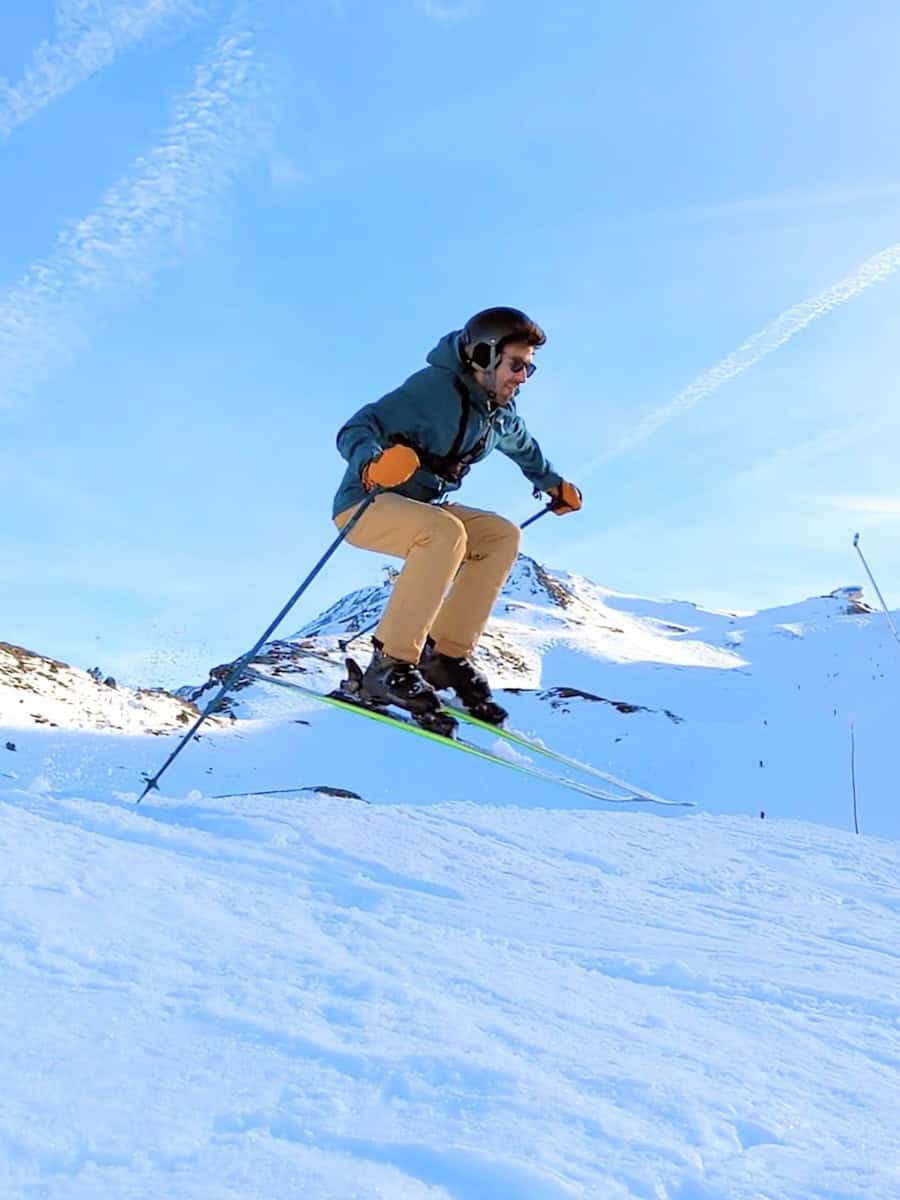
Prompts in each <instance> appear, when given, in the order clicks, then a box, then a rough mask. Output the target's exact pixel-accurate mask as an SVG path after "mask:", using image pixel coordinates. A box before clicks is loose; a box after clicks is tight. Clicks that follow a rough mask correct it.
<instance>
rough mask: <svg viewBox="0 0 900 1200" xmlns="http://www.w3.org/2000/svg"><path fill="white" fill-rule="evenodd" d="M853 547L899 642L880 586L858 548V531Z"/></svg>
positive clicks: (898, 640) (895, 639)
mask: <svg viewBox="0 0 900 1200" xmlns="http://www.w3.org/2000/svg"><path fill="white" fill-rule="evenodd" d="M853 548H854V550H855V551H856V553H857V554H858V555H859V557H860V561H861V562H862V565H863V566H864V567H865V568H866V574H867V575H868V577H869V579H871V581H872V587H873V588H874V589H875V594H876V595H877V597H878V599H879V600H880V601H881V607H882V608H883V609H884V615H885V616H886V617H887V620H888V625H890V627H891V633H892V634H893V635H894V641H895V642H900V636H898V634H897V628H896V626H895V625H894V621H893V618H892V617H891V614H890V612H889V611H888V606H887V605H886V604H885V602H884V596H882V594H881V588H880V587H879V586H878V584H877V583H876V582H875V576H874V575H873V574H872V572H871V571H870V570H869V564H868V563H867V562H866V559H865V555H864V554H863V552H862V550H860V548H859V534H858V533H857V534H854V535H853Z"/></svg>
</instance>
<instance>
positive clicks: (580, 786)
mask: <svg viewBox="0 0 900 1200" xmlns="http://www.w3.org/2000/svg"><path fill="white" fill-rule="evenodd" d="M242 678H244V679H254V680H256V681H258V682H259V683H271V684H274V685H275V686H276V687H282V688H288V689H289V690H290V691H293V692H298V693H299V694H300V695H301V696H306V697H307V698H308V699H310V700H315V701H317V702H318V703H320V704H326V705H328V706H329V707H331V708H337V709H341V710H343V711H344V712H349V713H355V714H357V715H358V716H363V717H368V718H369V720H371V721H378V722H379V723H380V724H382V725H389V726H392V727H394V728H395V729H400V730H403V731H404V732H406V733H412V734H415V735H416V736H417V737H422V738H426V739H427V740H428V741H431V742H437V743H438V744H439V745H441V746H447V747H448V748H449V749H451V750H459V751H461V752H462V753H464V754H470V755H472V756H473V757H475V758H480V759H482V760H483V761H484V762H490V763H494V764H495V765H496V766H498V767H507V768H509V769H510V770H512V771H517V772H518V773H519V774H521V775H526V776H528V777H529V778H531V779H539V780H541V781H542V782H544V783H550V784H555V785H556V786H558V787H565V788H568V789H569V790H570V791H573V792H578V793H579V794H580V795H582V796H589V797H590V798H591V799H592V800H602V801H603V802H604V803H607V804H631V803H641V802H642V798H641V797H635V796H613V795H611V794H610V793H609V792H604V791H601V790H600V789H599V788H595V787H591V786H590V785H589V784H586V783H582V782H581V781H580V780H577V779H569V778H567V777H566V776H564V775H561V774H557V773H555V772H554V771H548V770H545V769H544V768H542V767H537V766H535V765H534V764H533V763H523V762H515V761H513V760H512V759H508V758H504V757H503V756H502V755H500V754H494V753H493V752H492V751H490V750H485V749H484V747H483V746H479V745H477V744H476V743H475V742H470V741H467V740H466V739H465V738H459V737H446V736H444V735H443V734H440V733H434V732H433V731H432V730H430V729H423V728H422V726H421V725H418V724H417V723H416V722H415V721H414V720H413V719H412V718H411V717H407V716H401V715H399V714H394V713H390V712H386V711H385V710H384V709H378V708H369V707H367V706H366V705H363V704H358V703H356V702H354V701H352V700H343V699H341V698H340V697H339V696H334V695H328V694H327V693H325V692H317V691H316V690H315V688H309V687H304V685H303V684H302V683H294V682H293V681H292V680H288V679H278V678H277V677H276V676H274V675H266V674H264V673H263V672H262V671H254V670H252V669H249V668H245V669H244V671H243V672H242ZM447 711H448V715H455V714H452V713H449V710H447ZM487 728H488V729H490V730H491V731H493V732H496V729H495V727H494V726H493V725H489V726H487ZM645 802H647V803H649V801H645Z"/></svg>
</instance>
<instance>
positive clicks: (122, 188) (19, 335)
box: [0, 25, 262, 407]
mask: <svg viewBox="0 0 900 1200" xmlns="http://www.w3.org/2000/svg"><path fill="white" fill-rule="evenodd" d="M261 94H262V84H261V78H260V70H259V66H258V64H257V60H256V55H255V51H254V46H253V42H252V38H251V35H250V33H248V32H247V31H246V30H242V29H239V28H237V27H236V26H234V25H231V26H229V27H228V28H226V29H225V30H224V31H223V32H222V33H221V35H220V37H219V39H218V41H217V43H216V45H215V48H214V50H213V52H212V53H211V55H210V57H209V58H208V60H207V61H205V62H204V63H202V64H201V65H200V66H199V67H198V68H197V70H196V72H195V77H194V82H193V86H192V88H191V89H190V91H188V92H187V93H186V94H185V95H183V96H182V97H181V98H180V99H179V100H178V101H177V103H176V105H175V112H174V116H173V119H172V122H171V124H170V126H169V128H168V130H167V131H166V133H165V135H164V136H163V138H162V139H161V141H160V142H159V143H158V145H156V146H155V147H154V148H153V149H152V150H151V151H150V152H149V153H148V154H146V155H144V156H142V157H141V158H139V159H137V161H136V162H135V163H134V164H133V165H132V167H131V169H130V170H129V171H128V172H127V173H126V175H125V176H124V177H123V178H122V179H120V180H119V181H118V182H117V183H115V184H114V185H113V186H112V187H111V188H109V189H108V191H107V192H106V193H105V194H104V196H103V197H102V199H101V202H100V204H99V206H98V208H97V209H96V210H95V211H94V212H93V213H92V214H91V215H90V216H88V217H85V218H84V219H83V220H81V221H77V222H74V223H72V224H71V225H69V226H67V227H66V228H64V229H63V231H62V232H61V233H60V235H59V236H58V238H57V241H56V247H55V249H54V250H53V252H52V253H51V254H50V255H49V256H48V257H47V258H45V259H42V260H40V261H39V262H37V263H35V264H34V265H33V266H32V267H30V269H29V270H28V271H27V273H26V274H25V276H24V277H23V278H22V279H21V280H20V281H19V283H18V284H17V285H16V286H15V287H13V288H12V289H11V290H10V291H9V292H8V293H7V294H6V295H5V296H2V295H0V407H3V406H4V404H9V403H10V402H11V401H12V399H13V398H14V397H15V396H17V395H22V394H24V393H26V392H27V391H29V390H30V389H31V388H33V387H34V385H35V384H36V383H38V382H40V381H41V380H42V379H43V378H45V377H46V376H47V375H48V374H49V373H50V371H51V370H52V369H53V368H54V367H56V366H58V365H59V363H60V362H61V361H65V359H66V358H68V357H69V356H70V355H71V353H72V352H73V351H74V350H75V348H76V347H77V346H78V344H79V343H80V342H81V341H82V340H83V339H84V336H85V334H86V332H87V329H88V327H89V325H90V324H91V321H92V318H93V317H95V316H96V313H97V309H98V308H99V307H100V306H101V304H102V303H103V302H104V301H106V302H108V301H109V300H111V299H115V298H120V299H121V298H122V297H125V296H129V295H131V294H134V293H135V292H137V291H140V290H141V289H142V288H144V287H146V286H147V285H148V284H149V282H150V281H151V279H152V278H153V276H154V275H155V274H156V272H157V271H158V270H159V268H160V267H161V266H163V265H165V264H166V263H168V262H173V261H176V260H177V259H178V258H179V257H180V256H181V255H182V254H183V253H184V250H185V244H186V242H187V241H188V237H189V235H190V234H191V233H192V232H194V231H196V230H197V229H198V228H199V226H200V224H201V221H202V218H203V216H204V214H205V213H206V210H207V203H208V200H209V198H210V197H211V196H212V195H214V194H215V193H216V192H218V191H220V190H222V189H223V188H224V187H225V186H226V185H227V184H228V183H229V181H230V180H231V179H232V177H233V176H234V175H235V173H236V172H237V170H238V169H239V167H240V166H241V164H242V163H243V161H244V160H245V158H246V157H247V156H248V154H250V153H252V152H254V151H255V150H256V148H257V147H258V145H259V143H260V141H261V140H262V139H261V133H262V131H261V121H260V118H259V105H258V104H257V103H256V101H258V100H259V99H260V97H261Z"/></svg>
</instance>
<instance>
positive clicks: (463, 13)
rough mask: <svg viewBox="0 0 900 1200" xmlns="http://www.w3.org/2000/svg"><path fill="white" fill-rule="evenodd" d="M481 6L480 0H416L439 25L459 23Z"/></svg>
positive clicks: (421, 9) (420, 8) (417, 4)
mask: <svg viewBox="0 0 900 1200" xmlns="http://www.w3.org/2000/svg"><path fill="white" fill-rule="evenodd" d="M479 7H480V0H416V8H417V9H418V10H419V12H421V13H423V14H424V15H425V16H426V17H428V19H429V20H431V21H436V22H437V24H438V25H447V26H449V25H458V24H459V23H460V22H461V21H466V20H468V18H469V17H471V16H473V15H474V13H475V12H477V10H478V8H479Z"/></svg>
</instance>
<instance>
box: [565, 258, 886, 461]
mask: <svg viewBox="0 0 900 1200" xmlns="http://www.w3.org/2000/svg"><path fill="white" fill-rule="evenodd" d="M898 268H900V242H895V243H894V244H893V245H892V246H888V247H887V249H886V250H881V251H879V253H878V254H873V255H872V257H871V258H867V259H866V260H865V262H863V263H861V264H860V266H858V267H857V268H856V270H855V271H853V272H852V273H851V274H850V275H846V276H845V277H844V278H843V279H841V280H839V282H837V283H835V284H833V285H832V286H831V287H829V288H826V289H825V291H824V292H820V293H819V294H818V295H817V296H813V297H812V298H811V299H809V300H803V301H802V302H801V303H800V304H795V305H793V307H791V308H788V309H785V311H784V312H783V313H781V314H780V316H777V317H775V319H774V320H772V321H770V322H769V324H768V325H765V326H763V328H762V329H760V330H759V332H758V333H755V334H753V336H752V337H751V338H748V339H747V341H746V342H744V343H743V344H742V345H740V346H738V348H737V350H735V351H733V352H732V353H731V354H729V355H727V356H726V357H725V358H723V359H721V360H720V361H719V362H717V363H716V364H715V366H712V367H709V368H708V369H707V370H706V371H703V372H702V373H701V374H700V375H698V376H697V378H696V379H694V380H692V382H691V383H689V384H688V385H687V387H685V388H682V390H681V391H680V392H679V393H678V394H677V395H676V396H675V397H674V399H672V400H670V401H669V403H668V404H663V405H661V406H660V407H659V408H656V409H654V410H653V411H652V412H649V413H647V415H646V416H645V417H643V418H642V419H641V420H640V421H638V423H637V424H636V425H634V426H632V428H631V429H627V430H626V431H625V432H624V433H623V434H620V436H619V438H618V440H617V441H616V442H615V443H614V444H613V446H611V447H610V449H608V450H605V451H604V452H603V454H600V455H598V456H597V457H596V458H593V459H591V460H590V461H589V462H587V463H586V464H584V465H583V466H581V467H580V468H579V474H580V476H581V477H582V478H583V477H584V476H585V475H586V474H587V473H589V472H590V471H592V470H594V469H595V468H596V467H599V466H600V465H601V463H604V462H608V461H609V460H610V459H612V458H618V457H619V456H620V455H622V454H625V453H627V451H629V450H633V449H634V448H635V447H636V446H639V445H640V444H641V442H645V441H646V440H647V439H648V438H649V437H652V435H653V434H654V433H656V431H657V430H658V429H661V428H662V427H663V426H664V425H668V423H669V422H670V421H674V419H675V418H676V417H679V416H681V415H682V413H686V412H688V410H689V409H692V408H693V407H694V405H695V404H699V402H700V401H701V400H705V399H706V398H707V396H711V395H712V394H713V392H716V391H718V389H719V388H720V387H721V386H722V385H723V384H724V383H727V382H728V380H729V379H734V377H735V376H736V375H740V374H742V373H743V372H744V371H747V370H749V369H750V367H753V366H755V365H756V364H757V363H758V362H760V361H761V360H762V359H764V358H765V357H766V356H767V355H769V354H771V353H772V352H773V351H774V350H778V349H779V347H781V346H783V345H784V344H785V342H789V341H790V340H791V338H792V337H794V336H795V335H796V334H798V333H800V332H801V330H803V329H805V328H806V326H807V325H811V324H812V322H813V321H817V320H818V319H819V318H820V317H825V316H827V315H828V314H829V313H830V312H832V311H833V310H834V309H835V308H838V307H839V306H840V305H842V304H846V302H847V301H848V300H852V299H853V298H854V297H855V296H859V295H860V294H861V293H862V292H865V291H867V290H868V289H869V288H870V287H873V286H874V285H875V284H876V283H883V282H884V281H885V280H886V279H889V278H890V277H891V276H892V275H893V274H894V273H895V272H896V271H897V270H898Z"/></svg>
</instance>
